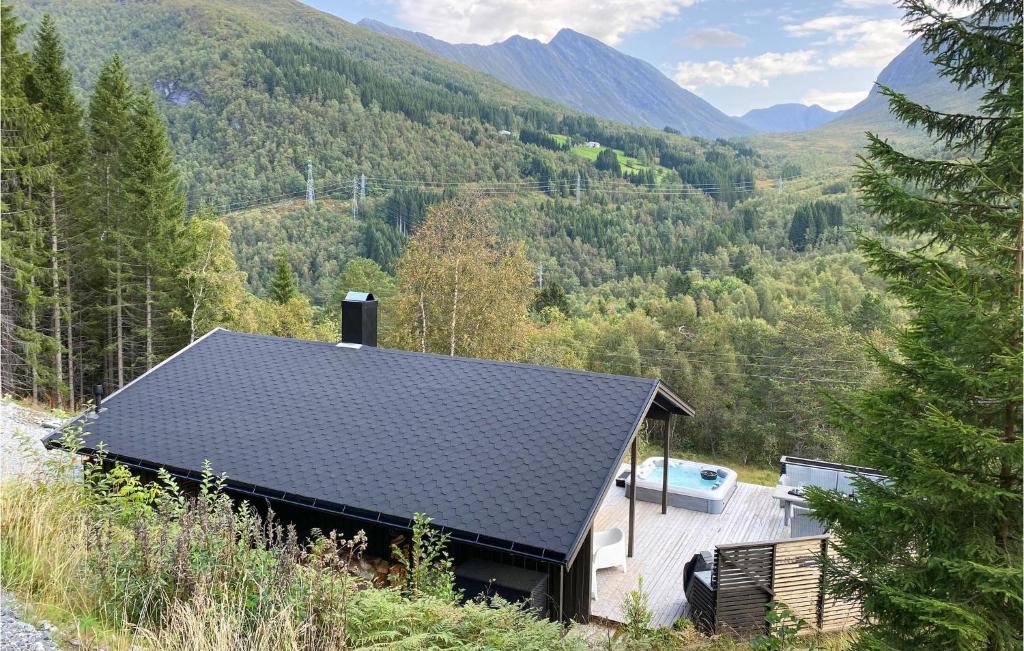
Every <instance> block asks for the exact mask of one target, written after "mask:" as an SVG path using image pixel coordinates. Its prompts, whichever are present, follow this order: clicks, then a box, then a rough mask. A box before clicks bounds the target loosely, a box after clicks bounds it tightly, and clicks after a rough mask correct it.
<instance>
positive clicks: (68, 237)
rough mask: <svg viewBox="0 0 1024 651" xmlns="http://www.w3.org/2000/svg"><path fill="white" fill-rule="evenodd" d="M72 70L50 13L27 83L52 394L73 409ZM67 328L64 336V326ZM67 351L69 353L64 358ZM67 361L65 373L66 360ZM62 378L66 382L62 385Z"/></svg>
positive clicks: (76, 153)
mask: <svg viewBox="0 0 1024 651" xmlns="http://www.w3.org/2000/svg"><path fill="white" fill-rule="evenodd" d="M71 83H72V78H71V71H70V70H68V69H67V67H66V62H65V52H64V46H63V45H62V44H61V42H60V38H59V36H58V35H57V28H56V24H55V23H54V21H53V19H52V18H51V17H50V15H49V14H46V15H44V16H43V20H42V23H41V25H40V27H39V32H38V34H37V35H36V43H35V48H34V49H33V52H32V74H31V77H30V79H29V83H28V94H29V97H30V99H31V100H32V101H33V102H34V103H36V104H37V105H38V106H39V108H40V110H41V113H42V122H43V132H42V134H41V137H42V138H43V139H45V141H46V142H47V143H48V146H47V148H46V156H45V163H46V175H45V188H44V190H43V191H44V194H45V196H44V197H43V199H42V204H44V206H45V207H44V208H43V210H42V211H41V212H43V213H45V215H46V217H45V218H44V220H43V221H44V222H45V223H46V228H47V231H48V232H47V236H46V239H47V240H48V241H47V242H46V244H47V255H48V258H49V264H48V266H49V274H48V275H49V281H50V282H49V286H48V288H47V289H48V294H49V295H48V299H49V305H48V306H47V308H48V309H49V311H50V324H51V325H50V337H51V339H52V340H53V346H52V368H53V374H54V386H53V387H52V390H53V393H54V394H55V396H56V402H57V405H58V406H60V407H63V406H64V400H63V398H64V393H65V391H67V392H68V396H69V399H70V406H71V408H72V409H73V408H74V405H75V397H74V387H73V378H74V370H75V369H74V357H73V355H72V354H71V349H72V348H73V341H72V340H73V330H72V312H73V310H72V296H71V291H72V290H71V288H72V271H71V268H70V267H71V259H72V256H71V251H70V249H71V243H72V239H73V238H74V237H75V234H76V232H78V231H79V226H80V225H79V223H78V219H77V217H78V214H79V212H80V210H81V208H82V191H81V185H82V182H83V178H82V174H83V163H84V157H85V151H86V146H87V143H86V136H85V130H84V128H83V126H82V107H81V106H80V105H79V103H78V100H77V99H76V98H75V96H74V93H73V92H72V90H71ZM65 325H66V328H67V330H66V335H67V336H66V337H63V334H64V333H65V330H64V326H65ZM65 353H67V355H66V356H65ZM65 357H66V360H67V373H66V375H65V372H64V370H65V369H64V360H65ZM65 378H66V381H65Z"/></svg>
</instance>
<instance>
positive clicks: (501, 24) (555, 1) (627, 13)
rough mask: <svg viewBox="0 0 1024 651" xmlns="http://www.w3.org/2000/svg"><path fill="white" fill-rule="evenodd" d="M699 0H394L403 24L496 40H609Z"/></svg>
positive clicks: (449, 37)
mask: <svg viewBox="0 0 1024 651" xmlns="http://www.w3.org/2000/svg"><path fill="white" fill-rule="evenodd" d="M697 1H698V0H603V1H601V2H598V3H596V4H595V5H594V6H591V7H588V8H587V9H586V10H585V11H584V10H581V9H580V6H579V3H578V2H576V1H575V0H518V1H517V0H465V1H461V0H395V4H396V6H397V9H398V12H397V13H398V17H399V18H400V19H401V20H402V22H403V23H405V24H406V25H408V26H409V27H411V28H413V29H416V30H418V31H423V32H426V33H427V34H430V35H431V36H434V37H436V38H439V39H442V40H445V41H451V42H456V43H466V42H469V43H483V44H486V43H494V42H497V41H502V40H504V39H506V38H508V37H509V36H512V35H514V34H519V35H521V36H525V37H527V38H536V39H540V40H542V41H547V40H549V39H551V37H553V36H554V35H555V34H556V33H558V30H560V29H562V28H563V27H569V28H571V29H574V30H576V31H578V32H582V33H584V34H588V35H590V36H593V37H594V38H597V39H600V40H602V41H604V42H606V43H609V44H611V45H616V44H617V43H618V42H619V41H620V40H621V39H622V37H623V36H624V35H625V34H629V33H631V32H638V31H644V30H648V29H653V28H656V27H658V26H659V25H660V24H661V23H662V21H664V20H665V19H667V18H671V17H673V16H675V15H677V14H678V13H679V11H680V10H681V9H683V8H685V7H689V6H692V5H693V4H695V3H696V2H697Z"/></svg>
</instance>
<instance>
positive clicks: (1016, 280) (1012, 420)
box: [999, 230, 1024, 548]
mask: <svg viewBox="0 0 1024 651" xmlns="http://www.w3.org/2000/svg"><path fill="white" fill-rule="evenodd" d="M1016 247H1017V250H1016V252H1015V253H1016V255H1015V256H1014V264H1013V297H1014V298H1015V299H1017V300H1020V297H1021V282H1022V280H1024V278H1022V277H1021V274H1022V273H1024V230H1019V231H1017V243H1016ZM1017 316H1019V315H1017ZM1019 345H1020V329H1019V328H1017V329H1014V333H1013V337H1011V339H1010V348H1011V349H1012V348H1016V347H1017V346H1019ZM1019 421H1020V418H1019V417H1018V416H1017V401H1016V399H1015V397H1011V398H1010V401H1009V402H1007V403H1006V409H1005V411H1004V416H1003V442H1004V443H1006V444H1007V445H1012V444H1013V443H1014V442H1016V440H1017V423H1018V422H1019ZM999 479H1000V483H1001V484H1002V486H1003V488H1005V489H1006V490H1008V491H1012V490H1013V484H1014V476H1013V468H1012V467H1011V466H1010V462H1009V461H1003V463H1002V466H1001V467H1000V469H999ZM999 536H1000V538H1001V539H1002V541H1003V546H1004V547H1006V548H1009V544H1010V520H1009V518H1003V521H1002V523H1001V524H1000V525H999Z"/></svg>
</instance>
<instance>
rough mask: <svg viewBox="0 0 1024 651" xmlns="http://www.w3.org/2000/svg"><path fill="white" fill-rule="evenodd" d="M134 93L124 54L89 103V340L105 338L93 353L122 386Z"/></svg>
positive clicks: (110, 379) (130, 286)
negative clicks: (92, 291)
mask: <svg viewBox="0 0 1024 651" xmlns="http://www.w3.org/2000/svg"><path fill="white" fill-rule="evenodd" d="M133 105H134V93H133V91H132V87H131V83H130V82H129V81H128V72H127V70H126V69H125V66H124V62H123V61H122V60H121V57H120V56H118V55H117V54H115V55H114V56H113V57H112V58H111V59H110V60H109V61H108V62H107V63H106V64H105V65H104V66H103V68H102V69H101V70H100V74H99V78H98V79H97V80H96V86H95V88H94V89H93V94H92V97H91V98H90V101H89V130H90V136H91V137H90V144H91V150H90V153H91V157H92V161H91V167H92V169H91V170H90V187H89V191H90V194H91V195H92V204H91V206H90V211H89V212H90V215H91V217H92V223H90V224H89V227H88V233H89V236H90V237H89V241H90V244H91V245H92V250H91V252H90V257H91V258H92V259H94V260H97V261H100V263H101V265H102V268H101V269H100V271H101V274H100V277H99V278H96V279H94V280H93V284H94V286H95V287H97V288H98V289H99V292H98V294H99V295H97V296H91V297H90V298H89V300H90V302H91V303H92V304H93V305H95V306H97V307H98V308H99V310H97V312H98V314H97V316H98V317H99V318H98V319H93V325H94V327H95V328H96V329H97V330H99V331H98V332H94V333H93V334H92V337H91V340H93V341H98V342H103V343H102V344H101V350H99V351H94V353H96V354H94V357H101V356H102V357H103V358H104V359H105V362H104V367H105V369H106V371H105V376H106V381H107V383H108V384H113V386H116V387H121V386H123V385H124V384H125V382H126V374H125V370H126V361H127V360H126V353H127V350H128V346H129V342H128V341H127V338H128V334H129V329H130V328H129V326H130V322H129V315H128V313H127V312H128V305H129V304H130V303H134V301H135V298H136V297H135V296H134V295H133V293H134V290H135V287H134V283H133V280H134V279H133V278H132V275H131V266H130V265H129V260H128V256H129V254H130V252H131V247H132V245H133V244H134V242H133V238H132V237H131V222H130V220H129V219H128V207H127V201H126V195H125V188H124V172H125V158H126V156H127V151H128V145H129V141H128V134H130V133H131V126H132V125H131V115H132V107H133Z"/></svg>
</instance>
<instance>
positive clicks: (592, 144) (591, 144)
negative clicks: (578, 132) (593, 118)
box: [583, 140, 601, 149]
mask: <svg viewBox="0 0 1024 651" xmlns="http://www.w3.org/2000/svg"><path fill="white" fill-rule="evenodd" d="M583 146H584V147H586V148H587V149H599V148H600V147H601V143H599V142H597V141H596V140H588V141H587V142H586V143H584V145H583Z"/></svg>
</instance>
